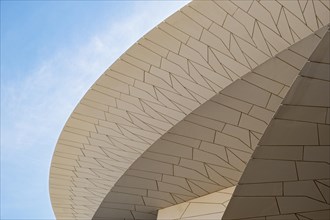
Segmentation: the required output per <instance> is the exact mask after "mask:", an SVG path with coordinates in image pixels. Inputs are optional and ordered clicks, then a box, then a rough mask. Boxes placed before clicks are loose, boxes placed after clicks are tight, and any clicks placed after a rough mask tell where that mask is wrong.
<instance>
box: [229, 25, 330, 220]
mask: <svg viewBox="0 0 330 220" xmlns="http://www.w3.org/2000/svg"><path fill="white" fill-rule="evenodd" d="M329 33H330V32H329V31H328V33H327V34H326V36H325V37H324V38H323V40H322V41H321V43H320V44H319V45H318V47H317V49H316V50H315V51H314V53H313V54H312V56H311V57H310V59H309V61H310V62H308V63H307V64H306V65H305V66H304V68H303V69H302V71H301V72H300V74H299V76H298V77H297V79H296V80H295V82H294V84H293V85H292V88H291V89H290V91H289V92H288V94H287V96H286V97H285V99H284V100H283V102H282V105H281V106H280V108H279V110H278V111H277V112H276V114H275V117H274V119H272V121H271V123H270V125H269V126H268V128H267V129H266V132H265V134H264V135H263V137H262V138H261V140H260V142H259V146H258V147H257V148H256V150H255V152H254V154H253V156H252V159H251V160H250V161H249V163H248V165H247V167H246V169H245V171H244V173H243V176H242V178H241V179H240V181H239V184H238V186H237V188H236V190H235V193H234V195H233V198H232V199H231V201H230V203H229V205H228V208H227V210H226V212H225V215H224V217H223V219H224V220H229V219H230V220H231V219H243V218H244V219H245V218H252V217H253V218H257V217H259V218H260V217H263V218H266V217H267V218H268V216H272V218H273V219H297V220H300V219H320V220H321V219H324V220H326V219H330V117H329V114H330V58H329V56H330V45H329V43H330V34H329ZM261 204H262V206H261ZM261 207H264V208H261ZM237 210H239V211H237Z"/></svg>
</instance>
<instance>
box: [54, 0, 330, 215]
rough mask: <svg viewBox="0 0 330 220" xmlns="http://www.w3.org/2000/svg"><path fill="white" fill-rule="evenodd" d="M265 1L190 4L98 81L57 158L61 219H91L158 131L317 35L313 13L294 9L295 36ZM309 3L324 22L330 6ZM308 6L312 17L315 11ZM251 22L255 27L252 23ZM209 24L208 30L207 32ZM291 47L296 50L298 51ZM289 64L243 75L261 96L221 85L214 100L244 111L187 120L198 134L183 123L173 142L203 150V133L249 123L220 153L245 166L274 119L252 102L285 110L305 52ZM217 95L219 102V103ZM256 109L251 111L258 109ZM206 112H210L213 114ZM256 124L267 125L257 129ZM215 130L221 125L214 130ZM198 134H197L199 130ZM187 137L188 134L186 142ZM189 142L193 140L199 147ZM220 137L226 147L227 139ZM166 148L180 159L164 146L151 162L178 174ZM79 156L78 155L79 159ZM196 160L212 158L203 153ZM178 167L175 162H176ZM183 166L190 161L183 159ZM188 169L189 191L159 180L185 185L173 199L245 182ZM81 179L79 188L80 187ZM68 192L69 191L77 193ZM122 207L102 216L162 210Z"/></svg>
mask: <svg viewBox="0 0 330 220" xmlns="http://www.w3.org/2000/svg"><path fill="white" fill-rule="evenodd" d="M211 6H212V7H211ZM262 7H265V6H262V5H261V3H258V2H253V3H251V4H248V3H245V2H242V3H237V2H234V1H233V2H231V1H229V0H228V1H208V2H205V4H204V3H203V4H201V3H198V2H192V3H190V4H188V5H187V6H185V7H184V9H182V11H179V12H177V13H175V14H174V15H172V16H171V17H169V18H168V19H166V20H165V21H164V22H163V23H161V24H160V25H159V26H158V27H156V28H155V29H153V30H152V31H151V32H150V33H148V34H146V35H145V36H144V37H143V38H142V39H141V40H139V41H138V43H136V44H135V45H133V46H132V47H131V48H130V49H128V50H127V52H126V53H125V54H124V55H123V56H122V57H121V58H120V59H119V60H118V61H116V62H115V63H114V64H113V65H112V66H111V67H110V68H109V69H108V70H107V71H106V72H105V73H104V74H103V75H102V76H101V77H100V78H99V79H98V80H97V81H96V83H95V84H94V85H93V86H92V88H91V89H90V90H89V91H88V92H87V94H86V95H85V97H84V98H83V99H82V100H81V102H80V104H78V106H77V107H76V109H75V110H74V112H73V114H72V115H71V117H70V119H69V120H68V123H67V125H66V126H65V128H64V130H63V132H62V134H61V136H60V138H59V141H58V145H57V148H56V150H55V154H54V155H56V157H54V158H55V159H54V161H53V164H52V167H51V171H50V191H51V192H57V193H55V194H53V193H51V198H52V201H53V198H56V203H54V202H53V207H54V210H55V214H56V217H57V218H59V219H61V218H66V217H70V218H71V217H73V218H76V219H81V218H84V219H86V218H87V219H88V218H89V219H90V218H92V217H93V215H94V213H95V211H96V210H97V209H98V207H99V205H100V204H101V201H102V200H103V199H104V197H105V196H106V195H107V193H108V192H109V191H110V190H111V189H112V188H113V186H114V185H115V184H116V182H117V181H118V180H119V179H120V177H121V176H122V175H123V174H124V173H125V171H127V169H128V168H129V166H130V165H132V163H133V162H134V161H135V160H136V159H137V158H138V157H139V155H142V154H143V152H145V151H146V150H147V149H148V148H149V147H150V146H151V145H152V144H154V143H155V141H156V140H157V139H158V138H159V137H161V136H162V135H164V134H165V133H166V132H167V131H169V130H170V129H171V128H172V127H174V130H175V125H176V124H177V123H178V122H180V121H182V120H183V119H184V118H185V116H187V115H189V114H190V113H191V112H193V111H194V110H195V109H196V108H198V107H199V106H202V104H203V103H205V102H207V100H209V99H211V98H212V97H213V96H214V95H215V94H217V93H219V92H221V91H222V90H223V89H224V88H226V87H227V86H228V85H230V84H232V82H233V81H234V80H236V79H239V78H241V77H242V76H244V75H246V74H247V73H248V72H249V71H251V69H252V68H254V67H257V66H258V65H260V64H262V63H263V62H265V61H266V60H268V59H269V58H271V57H273V56H275V55H276V54H277V53H278V52H281V51H282V50H284V49H286V48H287V47H288V46H289V45H291V44H292V43H293V42H298V41H299V40H300V39H302V38H304V37H306V36H307V35H309V34H311V33H312V30H313V31H314V29H313V28H315V22H314V23H313V21H311V20H309V22H307V23H306V22H304V21H301V20H299V19H297V18H295V17H292V16H291V17H292V18H291V17H288V19H289V21H288V22H287V23H288V25H289V27H290V28H289V31H290V34H291V36H293V40H292V41H289V42H288V41H287V40H286V39H285V38H283V37H282V34H281V33H280V32H279V31H278V29H279V27H278V26H279V24H280V23H276V22H273V23H272V20H270V19H269V18H271V17H274V16H277V14H278V12H277V11H276V10H277V9H276V8H275V7H274V11H273V10H270V9H267V10H268V11H265V10H263V12H258V10H256V8H262ZM290 7H291V6H287V5H285V4H283V8H282V10H281V11H282V12H283V13H287V12H289V13H292V12H291V10H292V9H290ZM307 7H315V9H316V10H315V11H316V14H317V16H318V18H317V25H318V28H321V27H322V26H323V25H325V23H324V22H325V20H326V15H324V13H327V12H328V11H329V9H328V8H327V7H326V6H325V5H324V4H323V3H319V2H318V3H316V4H315V5H314V6H313V5H311V4H307V5H306V7H305V8H307ZM291 8H292V7H291ZM186 9H187V10H186ZM305 10H306V9H305ZM308 10H310V9H308ZM308 10H306V13H305V14H307V12H308ZM269 11H271V12H269ZM258 13H264V16H262V17H261V16H260V14H258ZM308 13H309V14H308V15H310V13H311V12H308ZM270 16H271V17H270ZM306 16H307V15H306ZM201 17H203V18H204V19H203V21H202V20H201V19H199V18H201ZM242 19H244V21H243V20H242ZM253 21H254V26H253V28H252V23H251V22H253ZM210 22H211V23H210ZM271 23H272V24H271ZM267 25H268V26H269V27H267ZM207 28H208V29H209V30H206V29H207ZM293 30H294V31H293ZM207 31H209V32H210V33H208V32H207ZM319 35H320V34H319ZM312 36H316V35H312ZM318 39H319V37H317V36H316V37H314V38H312V39H309V44H307V46H308V47H309V48H313V45H315V42H317V41H318ZM231 42H232V43H231ZM219 45H220V46H219ZM296 50H298V51H303V52H304V54H306V53H307V54H308V51H307V52H306V51H304V50H303V49H299V47H298V49H296ZM292 51H293V52H294V53H296V52H295V50H292ZM283 57H284V55H283V56H282V58H281V57H280V56H278V59H281V60H280V61H278V60H277V58H276V59H275V60H276V61H274V59H271V60H272V61H271V62H278V63H280V62H282V59H286V58H283ZM288 62H289V63H290V62H294V63H292V65H287V63H285V64H283V65H282V67H283V69H282V70H283V71H281V73H282V72H283V73H284V74H280V73H278V74H275V73H274V71H269V73H271V74H270V75H267V73H266V72H267V71H266V72H263V71H259V72H257V71H255V73H258V74H259V75H262V76H263V77H266V78H268V79H271V80H273V81H274V82H270V81H269V80H267V79H262V80H260V79H261V78H260V77H259V78H258V80H257V79H256V78H254V79H251V78H253V77H248V76H247V77H248V78H247V80H244V79H243V80H239V81H237V84H244V85H247V84H248V83H250V84H251V85H250V84H249V85H248V86H245V87H244V86H243V87H244V89H243V90H245V89H246V90H245V91H246V92H255V91H260V94H259V93H257V94H256V95H257V96H256V97H255V98H254V99H251V97H246V95H245V94H242V97H241V98H237V95H238V94H237V92H236V90H233V91H227V93H226V94H225V93H223V95H221V96H219V97H218V98H216V97H214V102H217V103H218V102H219V100H222V101H220V103H218V104H217V105H219V109H226V108H228V107H229V108H230V110H228V112H236V113H234V115H233V116H232V115H228V114H227V115H228V118H227V117H226V114H224V115H221V114H220V115H218V116H216V115H214V114H213V116H212V117H211V118H207V119H205V121H204V122H201V121H203V120H200V118H199V119H198V120H196V119H192V120H186V121H184V122H183V124H185V125H192V124H194V125H193V126H194V129H193V131H194V132H189V129H187V126H182V129H183V130H181V131H180V132H179V134H172V136H173V137H174V136H175V135H176V138H175V140H174V141H173V140H172V142H176V141H179V143H178V144H182V141H183V142H184V143H186V145H188V147H189V146H194V147H195V148H196V147H198V146H204V145H201V142H202V141H204V142H208V143H213V142H214V139H215V138H216V135H215V134H216V131H217V132H219V133H220V132H222V129H223V128H224V124H225V123H228V124H231V125H233V126H239V127H241V125H242V127H241V128H242V129H245V131H244V132H243V133H246V132H247V130H250V131H249V138H250V144H247V143H246V140H247V139H246V137H244V138H243V136H242V132H239V134H238V135H237V137H232V136H230V137H231V140H230V141H229V142H228V146H224V147H226V149H228V150H226V155H227V156H228V158H227V159H225V158H224V157H223V156H217V157H218V159H216V161H221V162H223V164H222V165H223V166H225V167H226V166H229V167H231V168H230V169H233V170H237V169H238V170H240V172H241V171H242V169H243V167H244V166H245V163H246V161H247V159H246V157H247V156H246V154H245V153H251V152H252V149H254V148H255V146H256V142H257V139H258V138H257V136H260V133H262V132H263V129H264V127H263V126H261V124H262V123H265V120H269V116H265V114H267V113H265V112H266V110H265V111H260V109H259V111H256V108H253V105H258V106H259V107H260V108H265V107H266V108H267V109H268V110H271V111H272V112H274V111H275V110H276V109H277V107H278V105H279V103H280V102H281V100H282V98H281V97H284V95H285V94H286V91H288V86H290V83H291V82H292V81H293V78H294V76H295V74H297V73H298V72H297V69H294V68H293V69H292V68H291V67H290V66H293V67H296V66H297V59H292V61H291V60H290V61H288ZM270 66H272V65H270ZM251 80H252V81H251ZM251 82H253V83H254V84H253V83H251ZM263 82H264V83H267V85H270V86H269V91H266V90H264V89H266V87H267V88H268V86H266V87H265V85H258V83H262V84H263ZM277 83H279V84H282V86H283V87H284V85H286V88H287V90H284V89H282V90H281V91H280V93H279V92H278V90H279V89H278V88H277V86H275V85H278V84H277ZM236 86H237V87H240V86H238V85H236ZM320 89H322V88H320ZM223 91H225V90H223ZM273 92H276V94H274V93H273ZM259 96H260V97H259ZM258 97H259V98H258ZM259 99H260V100H259ZM233 100H234V101H233ZM214 102H213V101H212V105H213V106H214V104H213V103H214ZM210 106H211V105H210ZM251 108H252V109H253V111H251V113H250V112H249V111H250V110H251ZM210 109H211V108H210ZM261 112H263V113H261ZM242 113H244V114H245V115H244V117H243V118H244V120H245V119H246V118H249V117H250V118H249V120H245V121H243V120H242V122H240V120H241V117H240V115H242ZM259 114H260V117H259V116H258V115H259ZM197 115H198V114H197ZM198 116H199V117H204V118H205V114H204V115H198ZM246 116H248V117H246ZM252 118H253V120H252ZM214 119H216V120H220V122H219V121H217V124H212V126H205V124H206V123H207V122H206V121H207V120H214ZM240 124H241V125H240ZM254 124H260V125H259V126H257V127H253V125H254ZM188 127H192V126H188ZM187 130H188V132H187ZM210 130H212V131H213V132H207V131H210ZM232 130H233V129H231V130H228V129H226V132H227V133H226V135H227V136H228V135H229V133H230V132H231V131H232ZM320 130H321V133H320V138H321V140H322V143H323V142H324V143H325V139H324V135H323V134H324V133H325V132H326V131H327V130H326V128H323V127H320ZM169 134H170V133H169ZM223 134H224V133H223ZM193 135H194V137H192V136H193ZM230 135H232V134H230ZM178 136H179V138H178ZM186 139H189V141H187V142H186ZM217 140H218V139H217ZM198 142H200V143H198ZM236 142H237V143H240V145H239V146H241V147H242V148H239V149H237V147H236V149H235V146H231V145H232V143H236ZM191 143H193V144H192V145H191ZM213 144H214V143H213ZM216 144H220V145H221V143H216ZM65 146H68V147H65ZM93 148H95V149H93ZM230 148H231V149H230ZM232 148H234V149H232ZM244 149H245V150H244ZM235 150H236V152H235ZM239 150H240V151H242V152H243V153H241V152H239ZM199 151H201V149H199ZM199 151H196V152H199ZM69 153H70V155H73V156H72V158H71V156H70V157H69V158H71V160H67V159H61V158H65V157H64V156H63V155H65V154H69ZM153 153H155V152H153ZM199 153H201V152H199ZM203 153H204V155H207V154H211V153H209V152H206V151H205V152H204V151H203ZM61 154H62V155H61ZM200 155H201V154H200ZM165 156H167V157H170V158H171V160H170V161H172V163H174V162H175V161H177V160H178V158H180V156H178V155H170V154H166V153H165V154H164V155H159V156H157V157H155V158H162V159H159V160H160V161H158V159H156V160H154V161H156V162H155V163H156V164H153V166H151V167H150V169H152V171H150V170H149V171H150V172H158V171H159V170H162V169H163V168H164V167H166V168H164V171H165V172H166V174H164V175H173V174H172V173H173V172H174V166H173V164H171V163H167V161H166V160H165ZM227 156H226V157H227ZM150 157H151V155H150V154H149V158H147V157H145V158H144V159H145V161H151V160H153V159H155V158H150ZM186 157H187V158H186V159H191V157H190V158H189V155H188V154H186ZM73 158H74V159H75V160H76V163H75V162H74V161H72V159H73ZM198 158H199V159H200V160H204V159H202V158H201V157H200V156H199V157H198ZM240 158H241V159H240ZM243 158H244V159H243ZM214 161H215V160H214ZM138 163H139V162H138ZM138 163H137V164H138ZM217 163H220V162H217ZM226 164H227V165H226ZM140 165H141V164H140ZM141 166H142V167H144V166H145V165H141ZM171 166H172V170H171V169H170V168H169V167H171ZM185 166H192V165H191V164H188V163H185ZM193 167H195V169H197V167H199V165H198V166H196V165H193ZM185 169H188V168H185ZM189 169H190V170H191V173H190V174H192V173H195V174H196V173H197V174H198V175H197V176H198V178H192V179H191V180H189V181H188V182H186V184H188V186H189V189H188V190H186V191H184V194H180V192H181V191H180V190H182V188H180V187H179V188H178V187H177V186H176V185H175V184H170V183H162V184H159V185H157V187H159V189H171V190H172V191H175V192H177V194H176V195H173V199H174V200H175V202H176V203H179V202H183V201H186V200H189V199H191V198H194V197H197V196H200V195H202V194H207V193H210V192H212V191H213V192H214V191H216V190H219V186H222V185H221V184H223V185H226V186H228V185H234V184H236V182H237V181H236V180H234V179H231V178H229V177H227V179H226V178H224V177H221V175H219V174H218V173H217V171H215V168H214V167H213V168H211V167H209V166H206V167H205V169H208V170H210V172H211V173H212V176H213V177H214V178H216V180H210V179H209V177H207V176H204V175H203V174H202V173H199V171H197V170H194V169H192V168H189ZM179 173H180V172H179ZM190 174H189V175H190ZM195 174H193V176H194V175H195ZM147 176H148V175H147ZM63 178H64V179H66V181H60V182H61V184H62V185H61V188H58V187H57V185H58V183H59V181H58V180H60V179H63ZM136 178H137V177H136ZM136 181H137V180H136ZM153 181H155V180H153ZM119 182H120V181H119ZM220 183H221V184H220ZM125 184H129V183H127V182H126V183H125ZM73 185H74V187H72V186H73ZM147 186H148V187H149V188H152V189H154V187H155V186H154V184H153V183H151V182H150V184H148V185H147ZM55 189H56V190H55ZM54 190H55V191H54ZM61 192H63V193H61ZM68 192H69V193H68ZM182 192H183V191H182ZM57 194H58V195H57ZM60 194H61V195H62V194H63V196H60ZM64 194H65V195H70V197H68V196H65V195H64ZM154 199H155V198H153V199H147V200H148V204H151V203H153V202H155V200H154ZM54 201H55V200H54ZM68 201H70V204H72V205H71V207H70V208H68V207H62V206H61V205H60V204H67V203H68ZM134 201H135V200H134ZM157 204H159V205H158V206H157V207H158V208H159V207H163V206H164V205H165V204H167V203H165V202H159V203H157ZM167 205H168V204H167ZM114 207H115V206H114ZM114 207H112V206H111V208H108V209H107V208H100V216H103V217H105V216H106V218H107V217H108V215H109V214H110V213H112V214H113V216H116V217H119V216H124V217H126V218H127V219H132V218H133V216H134V217H135V218H137V217H139V218H150V217H151V218H154V217H155V213H154V212H153V211H154V210H155V209H149V208H148V207H146V206H144V205H139V204H136V206H135V210H134V211H131V212H128V211H127V210H123V209H119V208H118V209H117V208H114ZM122 207H131V206H122ZM148 212H150V213H151V214H150V213H148Z"/></svg>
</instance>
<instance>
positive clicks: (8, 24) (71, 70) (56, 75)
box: [0, 0, 187, 220]
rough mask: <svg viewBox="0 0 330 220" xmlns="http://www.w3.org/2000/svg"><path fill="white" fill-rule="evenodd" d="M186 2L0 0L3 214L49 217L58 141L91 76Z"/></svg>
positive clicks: (52, 215) (11, 217)
mask: <svg viewBox="0 0 330 220" xmlns="http://www.w3.org/2000/svg"><path fill="white" fill-rule="evenodd" d="M185 4H187V1H165V0H163V1H31V0H30V1H17V0H16V1H3V0H1V193H0V194H1V215H0V217H1V219H16V220H17V219H34V220H37V219H45V220H46V219H54V218H55V217H54V214H53V211H52V208H51V203H50V198H49V191H48V179H49V168H50V164H51V158H52V154H53V152H54V149H55V145H56V141H57V138H58V137H59V135H60V132H61V130H62V128H63V126H64V124H65V122H66V120H67V118H68V117H69V116H70V114H71V112H72V111H73V109H74V107H75V106H76V105H77V103H78V102H79V100H80V99H81V98H82V96H83V95H84V94H85V92H86V91H87V90H88V88H89V87H91V85H92V84H93V83H94V82H95V80H96V79H97V78H98V77H99V76H100V75H101V74H102V73H103V72H104V71H105V70H106V69H107V68H108V67H109V66H110V65H111V64H112V63H113V62H114V61H115V60H116V59H117V58H118V57H119V56H120V55H121V54H122V53H124V52H125V51H126V50H127V49H128V48H129V47H130V46H131V45H132V44H133V43H135V42H136V41H137V40H138V39H139V38H140V37H142V36H143V35H144V34H145V33H147V32H148V31H149V30H151V29H152V28H153V27H154V26H156V25H157V24H158V23H160V22H161V21H162V20H164V19H165V18H166V17H168V16H169V15H171V14H173V13H174V12H175V11H176V10H178V9H179V8H181V7H182V6H183V5H185Z"/></svg>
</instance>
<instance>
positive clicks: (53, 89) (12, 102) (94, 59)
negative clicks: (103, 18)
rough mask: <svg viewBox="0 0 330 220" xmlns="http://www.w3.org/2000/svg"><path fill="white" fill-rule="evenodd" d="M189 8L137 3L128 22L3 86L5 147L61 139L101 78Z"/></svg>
mask: <svg viewBox="0 0 330 220" xmlns="http://www.w3.org/2000/svg"><path fill="white" fill-rule="evenodd" d="M169 3H171V4H170V6H171V7H168V5H169ZM185 3H186V2H149V3H148V4H146V5H141V4H138V5H136V6H135V10H134V13H132V14H131V15H129V16H128V17H127V18H126V19H125V20H122V21H116V22H114V21H111V23H110V24H109V25H108V27H109V28H108V29H106V30H101V31H100V32H99V33H96V34H95V35H93V36H92V37H91V38H90V39H89V41H88V42H86V44H84V45H74V46H73V47H71V48H62V49H60V50H58V51H57V52H56V53H55V54H54V56H53V57H52V58H51V59H49V60H45V61H44V62H43V63H42V64H40V65H39V66H38V67H37V68H36V70H35V71H31V70H30V72H29V71H28V76H27V77H26V78H25V79H23V80H22V81H19V82H15V84H10V85H4V88H3V91H4V93H3V98H4V100H3V101H2V103H3V104H4V108H5V113H6V114H8V115H7V117H8V120H7V121H6V120H5V122H6V124H5V125H4V126H5V130H4V137H3V138H2V139H3V140H2V141H4V143H3V146H4V147H10V148H12V149H13V148H20V147H28V146H33V145H34V144H36V143H40V142H41V143H43V142H45V143H49V138H50V139H51V140H53V141H54V140H55V139H57V135H58V134H59V130H60V129H61V127H62V126H63V125H64V122H65V118H67V117H68V116H69V114H70V112H71V111H72V110H73V107H74V106H75V105H76V104H77V103H78V101H79V100H80V98H82V95H83V94H84V93H85V92H86V91H87V89H88V88H89V87H90V86H91V85H92V83H93V82H94V81H95V80H96V79H97V77H99V76H100V75H101V73H102V72H104V70H105V69H106V68H107V67H108V66H109V65H110V64H111V63H113V62H114V61H115V59H116V58H118V57H119V56H120V54H122V53H123V52H124V51H125V50H126V49H127V48H128V47H129V46H130V45H132V44H133V43H134V42H136V41H137V40H138V39H139V38H140V37H141V36H142V35H143V34H144V33H146V31H147V30H149V29H151V28H152V27H153V26H155V25H156V24H157V23H159V22H160V21H161V20H163V19H164V18H165V17H166V16H167V15H169V14H171V13H173V12H174V11H175V9H177V8H179V7H178V5H184V4H185ZM165 4H166V5H167V8H166V9H164V6H165ZM45 137H46V138H47V140H44V138H45ZM13 140H14V141H13ZM54 144H55V143H54ZM9 145H13V146H9Z"/></svg>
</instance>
